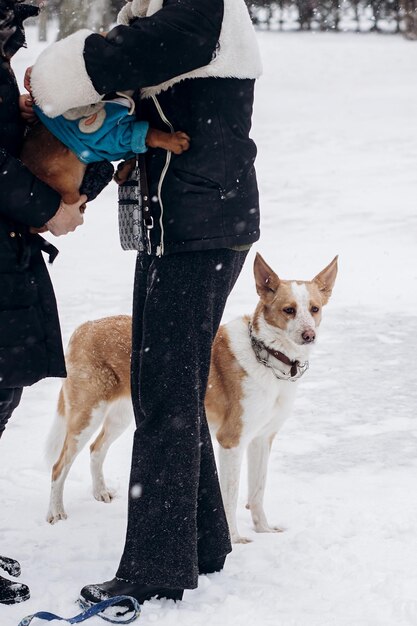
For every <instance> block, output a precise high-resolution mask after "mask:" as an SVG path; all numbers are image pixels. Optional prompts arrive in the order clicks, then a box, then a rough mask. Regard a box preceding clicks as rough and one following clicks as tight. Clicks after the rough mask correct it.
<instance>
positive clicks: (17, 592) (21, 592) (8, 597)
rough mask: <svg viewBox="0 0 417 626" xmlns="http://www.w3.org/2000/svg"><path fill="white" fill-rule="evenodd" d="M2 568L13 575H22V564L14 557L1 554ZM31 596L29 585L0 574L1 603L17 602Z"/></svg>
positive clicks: (0, 566) (0, 564)
mask: <svg viewBox="0 0 417 626" xmlns="http://www.w3.org/2000/svg"><path fill="white" fill-rule="evenodd" d="M0 568H1V569H4V571H5V572H7V573H8V574H10V575H11V576H20V564H19V562H18V561H15V560H14V559H9V558H7V557H5V556H0ZM29 598H30V592H29V587H28V586H27V585H24V584H22V583H15V582H13V581H12V580H8V579H7V578H3V576H0V604H17V603H18V602H24V601H25V600H28V599H29Z"/></svg>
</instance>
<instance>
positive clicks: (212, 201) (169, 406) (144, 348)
mask: <svg viewBox="0 0 417 626" xmlns="http://www.w3.org/2000/svg"><path fill="white" fill-rule="evenodd" d="M118 22H119V25H118V26H116V27H115V28H113V29H112V30H111V31H110V32H109V33H108V34H107V35H106V36H104V37H103V36H101V35H98V34H94V33H92V32H91V31H88V30H81V31H78V32H77V33H74V34H73V35H71V36H69V37H68V38H66V39H63V40H61V41H59V42H57V43H55V44H53V45H52V46H50V47H49V48H47V49H46V50H45V51H44V52H43V53H42V54H41V55H40V57H39V58H38V60H37V62H36V63H35V65H34V66H33V68H32V70H31V78H30V81H31V91H32V95H33V97H34V100H35V102H36V103H37V104H38V105H39V106H40V107H41V108H42V109H43V111H44V112H46V113H47V114H48V115H49V116H50V117H54V116H57V115H60V114H62V113H63V112H64V111H66V110H67V109H70V108H72V107H78V106H81V105H84V104H85V105H87V104H91V103H94V102H98V101H100V100H101V99H102V96H103V95H104V94H109V93H113V92H117V91H120V90H135V91H136V94H139V92H140V97H141V100H140V105H139V106H138V107H137V109H138V113H139V114H140V117H141V119H146V120H147V121H148V122H149V124H150V125H151V126H152V127H154V128H160V129H162V130H170V131H171V132H174V131H175V130H178V129H181V130H183V131H185V132H186V133H187V135H189V136H190V137H191V144H190V149H189V151H188V152H184V153H183V154H181V155H178V156H177V155H173V154H172V153H170V152H168V153H167V152H166V151H163V150H160V149H152V148H150V149H149V150H148V152H147V154H146V157H145V167H146V178H147V183H148V187H149V189H148V190H146V189H144V188H143V187H142V205H143V215H144V224H143V225H144V228H143V232H144V233H146V235H145V238H144V241H142V245H141V246H140V250H139V254H138V259H137V266H136V275H135V288H134V302H133V351H132V398H133V405H134V410H135V417H136V425H137V430H136V432H135V436H134V446H133V456H132V467H131V477H130V497H129V512H128V527H127V535H126V543H125V548H124V551H123V555H122V558H121V562H120V565H119V568H118V570H117V573H116V576H115V578H113V579H112V580H110V581H107V582H105V583H101V584H94V585H87V586H86V587H84V588H83V589H82V591H81V597H80V600H81V602H82V603H83V604H84V605H92V604H95V603H97V602H99V601H101V600H104V599H107V598H111V597H114V596H116V595H121V594H127V595H131V596H134V597H135V598H136V599H137V600H139V602H144V601H145V600H147V599H149V598H151V597H153V596H159V597H167V598H172V599H180V598H181V597H182V593H183V590H184V589H185V588H188V589H192V588H195V587H196V586H197V582H198V575H199V574H205V573H211V572H214V571H219V570H221V569H222V568H223V565H224V562H225V558H226V555H227V554H228V553H229V552H230V551H231V544H230V538H229V532H228V527H227V522H226V517H225V514H224V509H223V504H222V499H221V493H220V489H219V484H218V478H217V472H216V467H215V460H214V455H213V449H212V444H211V440H210V435H209V431H208V427H207V421H206V417H205V412H204V396H205V390H206V385H207V379H208V372H209V365H210V353H211V346H212V342H213V339H214V336H215V334H216V331H217V329H218V327H219V324H220V320H221V317H222V313H223V310H224V307H225V303H226V299H227V297H228V295H229V293H230V291H231V289H232V287H233V285H234V283H235V281H236V279H237V277H238V275H239V273H240V271H241V268H242V266H243V263H244V260H245V257H246V255H247V251H248V249H249V248H250V246H251V244H252V243H253V242H255V241H256V240H257V239H258V238H259V207H258V189H257V183H256V175H255V169H254V160H255V156H256V147H255V144H254V143H253V141H252V140H251V139H250V138H249V132H250V127H251V115H252V107H253V92H254V84H255V79H256V78H258V77H259V76H260V74H261V62H260V57H259V51H258V46H257V42H256V36H255V33H254V30H253V27H252V24H251V21H250V18H249V14H248V11H247V8H246V6H245V3H244V0H150V1H147V0H133V1H131V2H127V4H126V6H125V7H123V9H122V11H121V13H120V14H119V19H118ZM28 76H29V74H28ZM138 99H139V98H138ZM143 167H144V165H143V164H142V172H143Z"/></svg>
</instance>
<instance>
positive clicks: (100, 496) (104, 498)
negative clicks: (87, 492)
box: [94, 488, 116, 503]
mask: <svg viewBox="0 0 417 626" xmlns="http://www.w3.org/2000/svg"><path fill="white" fill-rule="evenodd" d="M115 495H116V492H115V491H113V490H112V489H107V488H106V489H100V490H97V491H94V497H95V499H96V500H98V501H99V502H106V503H109V502H111V501H112V500H113V499H114V496H115Z"/></svg>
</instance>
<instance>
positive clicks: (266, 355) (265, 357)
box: [248, 322, 309, 382]
mask: <svg viewBox="0 0 417 626" xmlns="http://www.w3.org/2000/svg"><path fill="white" fill-rule="evenodd" d="M248 330H249V338H250V342H251V345H252V349H253V351H254V353H255V356H256V360H257V361H258V363H262V365H265V367H268V368H269V369H271V370H272V372H273V374H274V376H275V377H276V378H278V379H280V380H289V381H291V382H295V381H296V380H298V379H299V378H301V376H302V375H303V374H304V373H305V372H306V371H307V370H308V366H309V363H308V361H304V363H300V361H291V359H289V358H288V357H287V355H286V354H284V353H283V352H280V351H279V350H274V349H273V348H270V347H269V346H267V345H265V344H264V342H263V341H260V339H257V338H256V337H255V336H254V334H253V332H252V324H251V322H249V324H248ZM270 357H273V358H274V359H276V360H278V361H281V363H284V364H285V365H288V366H289V367H290V371H289V372H288V373H287V374H286V373H285V372H282V371H281V370H280V369H278V368H277V367H276V366H274V362H273V361H272V360H271V358H270Z"/></svg>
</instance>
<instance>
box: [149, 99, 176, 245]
mask: <svg viewBox="0 0 417 626" xmlns="http://www.w3.org/2000/svg"><path fill="white" fill-rule="evenodd" d="M152 100H153V101H154V104H155V106H156V109H157V111H158V113H159V116H160V118H161V120H162V121H163V122H165V124H166V125H167V126H168V127H169V129H170V131H171V133H173V132H174V127H173V125H172V124H171V122H170V121H169V119H168V118H167V117H166V115H165V113H164V112H163V110H162V108H161V105H160V104H159V102H158V100H157V98H156V96H152ZM170 162H171V151H170V150H167V156H166V159H165V165H164V167H163V169H162V172H161V176H160V177H159V182H158V200H159V206H160V207H161V215H160V218H159V226H160V229H161V241H160V243H159V246H157V248H156V255H157V256H159V257H161V256H162V255H163V254H164V224H163V216H164V205H163V202H162V185H163V182H164V178H165V176H166V173H167V171H168V167H169V164H170Z"/></svg>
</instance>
